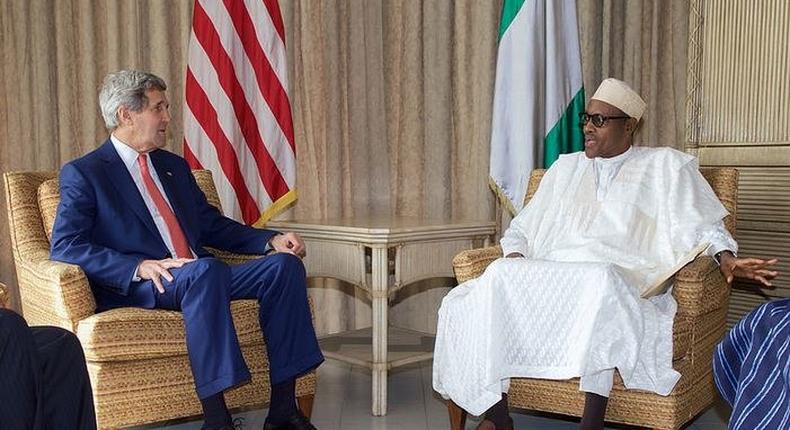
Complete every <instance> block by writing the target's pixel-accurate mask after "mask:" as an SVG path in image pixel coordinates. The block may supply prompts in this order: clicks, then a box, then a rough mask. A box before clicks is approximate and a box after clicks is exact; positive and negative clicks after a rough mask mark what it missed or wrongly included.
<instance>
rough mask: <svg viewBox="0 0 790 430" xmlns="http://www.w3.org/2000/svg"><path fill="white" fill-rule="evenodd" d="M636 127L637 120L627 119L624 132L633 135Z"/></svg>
mask: <svg viewBox="0 0 790 430" xmlns="http://www.w3.org/2000/svg"><path fill="white" fill-rule="evenodd" d="M638 126H639V120H637V119H636V118H628V119H627V120H625V131H626V133H628V134H631V135H633V134H634V133H636V129H637V127H638Z"/></svg>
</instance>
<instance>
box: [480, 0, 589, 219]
mask: <svg viewBox="0 0 790 430" xmlns="http://www.w3.org/2000/svg"><path fill="white" fill-rule="evenodd" d="M494 91H495V92H494V110H493V119H492V124H491V166H490V170H489V172H490V176H491V178H490V180H491V187H492V188H493V189H494V191H495V192H496V193H497V195H498V196H499V198H500V199H501V200H502V204H503V205H504V206H506V207H507V208H508V209H509V210H510V212H511V213H513V214H515V213H518V211H519V210H521V207H522V205H523V203H524V196H525V195H526V192H527V182H528V181H529V175H530V172H531V171H532V169H534V168H536V167H549V166H551V164H552V163H553V162H554V161H555V160H556V159H557V158H558V157H559V155H560V154H564V153H567V152H574V151H579V150H581V149H583V148H584V143H583V136H582V132H581V129H580V128H579V125H578V123H579V112H582V111H584V88H583V87H582V66H581V54H580V53H579V32H578V30H577V27H576V2H575V1H574V0H505V2H504V5H503V6H502V19H501V22H500V25H499V50H498V53H497V65H496V85H495V90H494Z"/></svg>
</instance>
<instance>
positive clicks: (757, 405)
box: [713, 298, 790, 430]
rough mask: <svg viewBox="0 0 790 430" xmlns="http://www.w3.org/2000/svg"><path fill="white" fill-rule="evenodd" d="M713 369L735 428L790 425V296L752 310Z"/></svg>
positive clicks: (721, 347) (776, 428)
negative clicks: (729, 407)
mask: <svg viewBox="0 0 790 430" xmlns="http://www.w3.org/2000/svg"><path fill="white" fill-rule="evenodd" d="M713 370H714V378H715V380H716V385H717V386H718V388H719V392H720V393H721V395H722V397H724V398H725V399H726V400H727V401H728V402H729V403H730V405H732V408H733V409H732V416H731V417H730V424H729V427H728V428H729V429H737V430H747V429H748V430H760V429H765V430H779V429H784V430H788V429H790V298H789V299H780V300H774V301H772V302H768V303H766V304H764V305H762V306H760V307H759V308H757V309H756V310H754V311H752V312H751V313H750V314H749V315H747V316H746V317H745V318H744V319H743V320H741V321H740V322H738V324H736V325H735V327H733V328H732V330H731V331H730V332H729V333H728V334H727V336H726V337H725V338H724V340H723V341H722V343H721V344H719V346H718V347H717V348H716V352H715V354H714V356H713Z"/></svg>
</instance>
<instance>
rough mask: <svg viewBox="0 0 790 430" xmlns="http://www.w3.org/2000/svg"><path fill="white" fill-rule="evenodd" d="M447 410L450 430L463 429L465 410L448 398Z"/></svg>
mask: <svg viewBox="0 0 790 430" xmlns="http://www.w3.org/2000/svg"><path fill="white" fill-rule="evenodd" d="M447 412H449V413H450V430H463V429H464V427H465V426H466V411H465V410H463V409H461V407H460V406H458V405H456V404H455V402H453V401H452V400H448V401H447Z"/></svg>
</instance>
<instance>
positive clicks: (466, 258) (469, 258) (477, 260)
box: [453, 245, 502, 283]
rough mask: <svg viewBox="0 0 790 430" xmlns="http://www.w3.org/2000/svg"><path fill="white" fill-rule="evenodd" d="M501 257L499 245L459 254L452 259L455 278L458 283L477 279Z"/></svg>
mask: <svg viewBox="0 0 790 430" xmlns="http://www.w3.org/2000/svg"><path fill="white" fill-rule="evenodd" d="M501 257H502V247H501V246H499V245H496V246H490V247H488V248H478V249H470V250H468V251H462V252H459V253H458V254H457V255H456V256H455V257H454V258H453V270H454V271H455V278H456V279H457V280H458V283H461V282H466V281H468V280H470V279H472V278H477V277H478V276H480V275H482V274H483V272H484V271H485V270H486V267H488V265H489V264H491V263H492V262H493V261H494V260H496V259H497V258H501Z"/></svg>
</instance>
